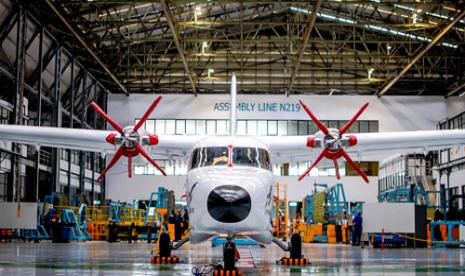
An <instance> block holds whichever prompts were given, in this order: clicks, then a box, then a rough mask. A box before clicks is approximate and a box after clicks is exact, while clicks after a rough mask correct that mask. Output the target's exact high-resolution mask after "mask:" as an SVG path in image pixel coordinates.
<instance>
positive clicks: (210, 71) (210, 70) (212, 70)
mask: <svg viewBox="0 0 465 276" xmlns="http://www.w3.org/2000/svg"><path fill="white" fill-rule="evenodd" d="M213 73H215V69H213V68H208V78H209V79H211V78H212V77H213Z"/></svg>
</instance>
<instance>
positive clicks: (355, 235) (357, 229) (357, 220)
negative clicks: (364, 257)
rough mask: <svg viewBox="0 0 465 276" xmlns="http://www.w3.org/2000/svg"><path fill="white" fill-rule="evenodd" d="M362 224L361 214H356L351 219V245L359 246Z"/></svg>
mask: <svg viewBox="0 0 465 276" xmlns="http://www.w3.org/2000/svg"><path fill="white" fill-rule="evenodd" d="M362 224H363V218H362V212H358V213H357V215H356V216H355V217H354V218H353V219H352V225H353V231H352V245H360V242H361V240H362Z"/></svg>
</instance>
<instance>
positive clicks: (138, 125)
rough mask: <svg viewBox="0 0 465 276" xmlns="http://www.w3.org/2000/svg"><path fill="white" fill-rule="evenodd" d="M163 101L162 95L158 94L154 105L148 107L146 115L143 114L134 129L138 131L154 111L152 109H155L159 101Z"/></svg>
mask: <svg viewBox="0 0 465 276" xmlns="http://www.w3.org/2000/svg"><path fill="white" fill-rule="evenodd" d="M160 101H161V96H158V98H157V99H156V100H155V101H154V102H153V103H152V105H151V106H150V107H149V109H147V111H146V112H145V114H144V116H142V118H141V119H140V121H139V122H137V124H136V126H135V127H134V130H135V131H138V130H139V128H141V126H143V125H144V123H145V120H147V118H148V117H149V116H150V114H151V113H152V111H153V110H154V109H155V107H157V105H158V103H159V102H160Z"/></svg>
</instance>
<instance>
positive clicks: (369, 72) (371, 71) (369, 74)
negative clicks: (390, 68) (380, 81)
mask: <svg viewBox="0 0 465 276" xmlns="http://www.w3.org/2000/svg"><path fill="white" fill-rule="evenodd" d="M374 71H375V69H374V68H370V69H368V79H369V80H371V75H372V74H373V72H374Z"/></svg>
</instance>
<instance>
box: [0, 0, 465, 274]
mask: <svg viewBox="0 0 465 276" xmlns="http://www.w3.org/2000/svg"><path fill="white" fill-rule="evenodd" d="M464 5H465V4H464V2H463V1H430V0H426V1H423V0H422V1H416V0H415V1H414V0H395V1H394V0H386V1H380V0H361V1H358V0H357V1H355V0H354V1H352V0H351V1H337V0H315V1H300V0H295V1H279V2H277V1H229V0H220V1H185V0H172V1H167V0H161V1H127V0H111V1H107V0H88V1H84V0H82V1H61V0H38V1H17V0H0V88H1V92H0V122H1V125H20V126H30V127H54V128H60V129H79V130H88V131H92V130H108V131H113V129H114V125H113V124H112V123H111V122H109V120H108V118H106V117H105V116H102V113H101V112H104V113H105V112H106V113H107V114H108V116H109V117H110V118H112V120H114V121H116V122H118V123H119V124H121V125H122V126H134V125H138V124H139V122H142V123H141V128H142V129H145V130H146V131H148V133H152V134H156V135H158V136H159V138H160V146H162V142H163V141H162V139H163V137H164V136H167V137H174V138H173V141H177V140H176V139H177V138H176V137H178V138H179V139H185V138H186V137H192V139H195V137H199V136H210V137H212V136H218V137H228V136H229V134H230V132H231V130H232V129H235V131H236V134H237V136H252V137H259V138H258V139H261V138H263V137H264V138H263V139H268V140H267V141H271V140H273V141H282V142H283V143H286V141H289V139H291V138H289V139H288V137H295V136H300V137H303V139H307V138H306V137H313V135H314V134H315V133H317V132H318V131H320V130H321V127H320V126H319V125H318V123H317V122H316V121H315V120H313V119H312V118H310V117H309V114H307V113H308V111H306V110H305V107H306V106H308V107H309V108H310V109H311V111H312V112H313V113H314V114H315V116H316V117H317V118H318V119H319V120H320V121H321V122H322V123H323V124H324V125H326V126H327V127H328V128H330V129H342V128H344V126H345V125H346V124H347V123H348V122H349V120H350V118H352V117H353V116H354V114H356V113H357V111H359V109H360V108H361V107H362V106H363V105H364V104H365V103H368V104H369V106H368V108H367V109H366V110H364V109H363V110H362V111H364V112H363V114H362V115H361V117H359V118H358V119H357V120H356V121H353V122H352V121H351V122H350V123H351V125H350V128H349V129H348V133H351V134H360V135H362V136H360V137H363V135H365V134H367V133H369V134H373V135H382V133H390V132H402V133H403V132H405V133H406V134H405V137H407V136H409V135H411V134H410V133H407V132H410V131H427V130H441V131H446V130H456V129H464V128H465V98H464V95H465V68H464V64H465V48H464V45H465V43H464V36H465V18H464V17H465V9H464V8H465V7H464ZM233 78H237V85H236V86H235V87H236V88H237V105H236V107H237V108H236V112H237V121H236V122H235V123H234V126H233V127H232V126H231V118H232V115H231V114H230V113H231V106H234V105H233V104H232V103H231V101H232V98H231V94H232V91H231V90H232V86H231V83H232V79H233ZM160 96H161V97H162V100H161V101H160V103H159V104H158V106H157V107H156V109H155V110H154V111H153V112H152V113H151V114H149V116H148V117H144V112H145V111H146V110H147V109H148V108H149V106H150V104H151V103H153V102H154V101H158V99H159V97H160ZM235 100H236V99H235ZM299 101H302V102H299ZM91 103H95V104H96V105H98V106H99V107H100V108H101V109H100V110H101V112H99V111H97V110H96V108H95V107H94V106H92V104H91ZM303 103H305V104H306V106H305V107H304V105H303ZM151 110H153V109H151ZM27 131H28V129H27V128H25V132H27ZM18 135H22V134H21V133H20V134H18ZM50 135H52V134H50ZM63 137H64V136H63ZM144 137H145V136H144ZM147 137H149V136H147ZM39 138H40V137H38V139H39ZM79 138H80V137H79V136H78V137H75V138H74V140H75V141H76V144H77V145H78V146H76V147H73V146H70V147H68V148H66V147H58V146H57V147H54V146H53V145H52V146H50V147H49V146H47V145H48V144H47V143H44V145H45V146H42V145H41V143H40V142H34V140H33V138H32V141H30V142H29V143H23V142H21V141H23V140H22V138H21V137H19V136H18V137H17V139H18V140H15V139H14V137H13V139H12V138H8V139H7V138H5V136H4V129H2V128H0V205H1V206H3V208H4V210H5V215H4V216H3V218H0V231H1V233H0V256H1V258H0V259H1V260H2V261H0V271H2V272H5V273H7V274H11V273H16V274H22V273H60V272H63V271H64V272H65V273H75V272H78V273H79V272H81V273H82V272H85V273H87V272H90V273H93V272H102V273H104V274H113V273H116V272H117V270H118V264H117V263H116V261H115V260H120V261H121V263H120V264H119V269H120V270H121V271H120V272H121V273H122V274H132V273H138V272H141V273H147V274H152V273H155V274H157V273H158V274H167V275H170V274H176V273H185V274H189V273H190V272H191V271H193V270H192V269H193V268H195V269H196V268H200V267H204V268H205V269H207V270H206V271H208V272H209V273H213V274H214V273H217V272H218V271H217V270H216V268H212V269H210V270H208V266H207V265H209V264H215V262H218V260H219V261H220V262H221V260H222V257H223V259H226V257H225V255H223V256H222V252H223V254H226V253H225V252H224V251H222V249H221V248H220V247H222V245H223V241H224V240H225V239H224V238H223V240H221V238H220V237H213V239H212V240H211V241H208V242H205V243H202V244H200V245H194V244H189V243H188V245H183V244H178V245H179V246H180V248H179V250H174V251H173V252H175V253H173V254H176V255H178V256H179V257H180V259H181V260H182V263H181V264H164V265H161V264H160V265H159V264H156V263H155V262H156V261H154V260H157V259H156V258H155V259H154V256H153V254H151V249H152V248H158V249H157V250H161V251H162V249H161V247H158V246H159V244H161V242H160V236H161V233H162V232H163V231H165V232H169V233H170V239H171V240H183V239H184V238H186V237H189V226H188V222H189V218H188V216H187V217H182V220H184V223H182V222H179V221H180V220H181V218H179V219H178V216H177V214H178V213H179V216H183V214H184V213H186V215H187V211H188V209H190V208H189V207H188V204H189V203H190V202H191V201H194V200H195V199H194V197H193V198H192V199H191V198H190V194H189V191H187V192H186V187H189V185H188V182H189V181H188V180H187V177H188V176H189V173H190V172H191V171H192V158H189V156H190V154H191V150H182V151H179V152H178V151H176V152H174V151H169V150H166V151H163V152H162V151H158V150H157V146H153V147H149V148H148V149H147V151H148V154H149V158H150V159H151V160H150V162H148V161H147V159H145V158H144V157H143V156H141V155H139V156H137V157H136V156H134V158H132V156H131V158H129V160H128V159H127V158H125V157H123V158H121V160H120V161H119V162H117V163H116V164H112V161H111V160H112V159H113V158H114V157H115V155H114V152H115V150H116V149H117V148H116V146H115V148H114V149H113V151H112V152H111V151H109V152H105V151H104V150H103V149H102V151H99V150H91V151H87V150H82V149H81V148H80V146H79V145H81V144H85V143H86V141H87V140H86V137H85V136H82V141H79ZM407 138H408V137H407ZM63 139H64V138H63ZM147 139H149V138H147ZM157 139H158V138H157ZM225 139H226V138H225ZM462 140H463V141H465V137H463V139H462ZM107 141H109V140H108V137H107ZM124 141H127V140H124ZM141 141H142V140H141ZM232 141H234V140H232ZM415 142H416V141H412V144H413V145H415ZM109 143H110V144H111V142H109ZM123 143H124V142H123ZM157 143H158V140H157ZM113 144H114V143H113ZM464 144H465V142H464V143H462V142H460V141H459V142H457V143H455V144H454V145H453V146H448V147H444V146H441V147H437V148H435V147H431V148H429V147H427V146H418V147H415V146H412V147H411V149H410V150H399V149H397V148H396V145H393V146H391V147H390V148H389V150H386V151H380V152H368V151H367V152H363V151H358V152H350V154H351V156H352V158H353V160H354V161H356V164H357V166H359V167H360V168H361V170H362V171H363V173H364V174H366V176H367V179H368V180H369V184H366V183H364V180H363V179H362V178H361V177H360V173H359V172H358V171H357V169H356V168H354V167H353V165H352V164H351V163H350V162H349V161H347V162H346V161H344V160H343V159H340V160H339V163H336V164H338V168H335V167H334V162H337V161H334V162H333V161H331V160H329V159H328V160H324V161H322V162H321V163H319V165H318V167H314V168H313V169H311V170H310V171H309V172H308V175H307V176H306V177H303V179H302V180H301V181H300V180H299V179H298V178H299V176H301V175H302V174H303V173H305V174H307V172H306V170H307V168H308V167H309V166H311V165H312V164H313V163H314V161H315V160H316V159H318V154H319V153H317V152H315V151H310V150H309V149H308V148H306V147H305V146H303V150H302V153H301V154H300V155H299V154H297V155H295V156H292V157H290V158H287V159H286V158H285V156H284V155H285V154H283V156H280V154H279V153H278V154H276V155H273V154H272V156H271V157H272V158H271V161H272V165H271V167H270V168H269V170H270V171H271V173H272V175H273V177H274V178H273V179H274V180H273V181H274V186H273V189H272V191H271V192H270V195H271V193H272V196H271V197H270V198H271V199H270V201H272V204H271V205H272V207H271V211H270V212H271V221H270V223H271V228H272V231H273V237H274V238H276V239H278V240H279V242H280V243H281V244H280V245H279V244H272V245H266V247H260V246H257V245H260V244H259V243H258V242H257V241H255V240H253V239H249V238H247V237H246V235H245V236H244V237H240V238H237V239H236V240H235V243H236V244H237V246H238V247H237V248H238V251H237V252H239V253H240V255H241V258H237V260H236V262H235V264H236V266H237V269H238V270H234V271H235V273H236V272H238V273H239V271H241V273H243V274H244V275H249V274H254V273H258V274H279V275H281V274H283V275H292V274H306V273H314V272H319V273H324V274H328V275H334V274H366V273H367V274H369V273H371V272H373V271H372V270H371V269H383V270H384V271H386V273H388V274H389V273H399V272H400V273H403V274H412V275H413V274H415V275H417V274H418V273H420V272H425V271H426V272H431V273H445V274H452V275H455V274H456V273H464V272H465V270H464V269H463V267H464V260H465V255H464V253H463V252H462V251H461V250H463V246H464V245H465V222H464V221H465V211H464V210H465V181H464V179H465V147H464ZM115 145H116V144H115ZM148 145H151V144H150V143H149V144H148ZM307 146H308V144H307ZM399 147H400V145H399ZM270 150H271V148H270ZM307 150H308V152H307ZM304 151H305V152H304ZM231 155H232V154H231ZM339 157H340V156H339ZM339 157H338V158H339ZM281 159H282V160H281ZM153 161H155V162H156V164H158V165H159V166H160V167H161V170H159V169H157V168H156V167H155V166H153V163H152V162H153ZM108 166H110V167H112V168H111V169H110V170H108V171H106V170H105V168H106V167H108ZM128 167H129V168H130V170H129V172H130V174H131V176H130V177H128ZM104 170H105V171H104ZM162 171H164V172H166V174H167V176H163V175H162V174H163V172H162ZM102 172H105V173H106V174H105V176H104V177H102V178H101V179H100V178H99V175H100V174H101V173H102ZM339 175H340V179H339V177H338V176H339ZM191 191H192V190H191ZM382 203H383V204H385V205H380V204H382ZM2 204H3V205H2ZM389 204H391V205H389ZM396 204H401V205H402V204H403V205H402V206H404V207H405V206H406V207H405V208H406V209H396V208H400V207H399V206H401V205H396ZM379 206H385V208H384V209H382V208H381V209H377V208H380V207H379ZM390 206H392V208H391V207H390ZM404 207H402V208H404ZM37 208H38V209H37ZM31 210H32V211H31ZM362 210H363V212H362V216H363V218H364V222H363V223H364V224H363V225H364V229H365V230H366V231H365V230H363V231H364V232H363V234H362V237H361V239H362V241H361V244H362V247H363V246H365V248H360V247H358V246H357V247H354V246H350V245H346V243H347V244H349V243H350V242H351V241H352V243H353V236H351V235H352V234H350V230H351V231H352V232H354V229H355V226H353V225H352V217H356V216H357V214H358V213H359V212H360V211H362ZM399 210H400V213H405V214H406V217H397V218H396V217H395V216H392V217H390V214H395V212H399ZM36 211H37V212H36ZM190 211H191V210H189V212H190ZM375 211H377V212H375ZM172 212H173V215H170V214H171V213H172ZM34 213H36V214H34ZM210 214H211V213H210ZM380 217H381V218H384V219H385V221H378V220H377V219H378V218H380ZM192 219H193V218H192ZM396 219H397V220H396ZM399 219H404V222H405V221H406V220H407V221H409V223H405V224H404V223H399ZM28 220H32V221H33V227H32V228H31V227H29V226H28V227H29V228H28V227H23V228H22V227H12V226H8V225H11V223H13V221H14V223H17V224H20V225H21V223H24V225H25V224H27V222H28ZM165 220H166V221H165ZM29 222H30V221H29ZM167 222H168V223H167ZM266 223H268V221H266ZM365 223H366V224H365ZM396 223H399V224H396ZM29 224H31V223H29ZM165 224H166V227H165V226H164V225H165ZM178 224H182V227H181V226H179V225H178ZM423 224H424V225H423ZM407 226H408V227H407ZM180 227H181V228H182V229H183V231H181V230H180V229H181V228H180ZM409 227H410V228H409ZM165 228H166V229H165ZM178 228H179V229H178ZM420 228H421V229H420ZM367 229H373V230H370V231H368V230H367ZM381 229H382V230H381ZM406 229H407V230H406ZM409 229H414V230H409ZM384 230H386V232H387V233H386V236H385V233H384ZM52 233H54V234H52ZM57 233H61V234H60V235H59V234H57ZM295 233H297V234H298V235H299V236H300V239H302V241H303V243H302V254H303V255H305V256H306V257H307V258H308V260H309V262H310V265H303V266H299V267H297V268H296V267H295V266H294V267H291V268H289V264H287V265H284V264H282V260H283V259H280V260H281V264H275V262H274V260H275V259H276V260H278V259H279V258H280V257H282V256H285V255H286V254H287V253H286V252H282V251H280V247H279V246H285V245H286V244H287V242H288V241H290V240H291V237H292V236H293V234H295ZM178 236H179V237H178ZM228 239H229V237H228ZM228 239H226V243H227V242H228V241H229V240H228ZM48 240H51V241H53V242H49V241H48ZM96 240H97V241H103V240H106V241H108V242H109V243H106V242H96ZM3 241H5V242H3ZM23 241H35V242H37V243H32V242H31V243H27V242H26V243H25V242H23ZM39 241H41V242H40V243H39ZM69 241H71V243H70V244H69V247H65V248H59V249H57V247H56V246H55V245H56V244H55V243H54V242H69ZM126 241H129V243H127V242H126ZM118 242H119V243H118ZM170 242H171V241H170ZM151 243H155V245H151ZM241 243H243V244H241ZM210 245H211V246H210ZM216 245H221V246H218V247H214V246H216ZM171 247H173V248H174V247H176V244H175V243H173V245H172V246H171ZM378 247H381V248H382V249H381V250H383V249H384V247H400V248H401V249H393V250H392V251H390V249H389V250H385V251H379V250H380V249H378ZM450 247H454V248H461V249H459V250H456V251H454V249H450ZM76 248H78V249H77V250H79V251H82V252H89V255H92V254H97V255H98V254H100V255H98V256H96V257H82V258H81V257H79V256H77V255H78V254H77V253H76ZM281 248H282V247H281ZM290 248H291V246H290V245H289V247H288V248H287V249H289V251H291V252H292V250H290ZM409 248H418V249H421V250H420V251H410V250H409ZM17 250H18V252H21V253H20V254H18V255H17V254H13V255H12V253H13V252H17ZM28 252H32V255H33V257H31V256H28V255H27V253H28ZM41 252H47V254H46V255H48V256H51V257H43V256H40V254H42V253H41ZM159 253H160V252H159ZM291 255H292V254H291ZM383 258H384V259H383ZM388 258H389V260H386V259H388ZM270 259H273V261H271V262H270ZM412 259H413V260H414V261H412V262H409V261H408V260H412ZM3 260H5V261H4V262H3ZM160 260H161V259H160ZM290 260H292V257H291V259H290ZM305 260H307V259H305ZM360 260H361V262H360ZM151 261H152V262H153V263H152V264H151V263H150V262H151ZM223 262H224V263H223V264H222V265H223V266H225V267H226V266H227V264H226V262H227V261H226V260H223ZM27 263H32V264H33V265H27ZM140 263H144V265H142V266H140V267H133V264H140ZM44 264H45V266H44ZM107 264H110V265H109V266H105V265H107ZM294 265H297V263H295V264H294ZM111 266H113V267H111ZM115 266H116V267H115ZM397 266H398V267H397ZM194 275H195V273H194ZM197 275H202V274H197ZM215 275H217V274H215ZM218 275H219V274H218ZM231 275H233V274H231Z"/></svg>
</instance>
